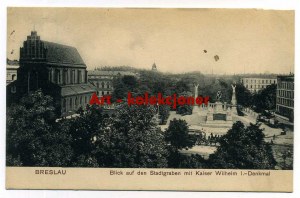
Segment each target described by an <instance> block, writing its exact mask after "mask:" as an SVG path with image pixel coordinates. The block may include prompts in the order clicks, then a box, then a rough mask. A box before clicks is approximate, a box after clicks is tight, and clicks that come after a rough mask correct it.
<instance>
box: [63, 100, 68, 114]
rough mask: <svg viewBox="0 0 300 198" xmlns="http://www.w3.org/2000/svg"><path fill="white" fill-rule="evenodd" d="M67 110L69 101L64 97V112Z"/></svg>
mask: <svg viewBox="0 0 300 198" xmlns="http://www.w3.org/2000/svg"><path fill="white" fill-rule="evenodd" d="M66 111H67V101H66V99H65V98H64V99H63V112H66Z"/></svg>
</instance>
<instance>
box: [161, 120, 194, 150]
mask: <svg viewBox="0 0 300 198" xmlns="http://www.w3.org/2000/svg"><path fill="white" fill-rule="evenodd" d="M165 140H166V142H167V143H169V144H170V145H171V146H172V147H173V148H175V149H176V150H180V149H188V148H192V147H193V146H194V145H195V143H196V138H195V137H194V136H192V135H190V134H189V131H188V126H187V123H186V121H184V120H181V119H179V120H177V119H176V118H174V119H173V120H171V121H170V125H169V127H168V129H167V130H166V132H165Z"/></svg>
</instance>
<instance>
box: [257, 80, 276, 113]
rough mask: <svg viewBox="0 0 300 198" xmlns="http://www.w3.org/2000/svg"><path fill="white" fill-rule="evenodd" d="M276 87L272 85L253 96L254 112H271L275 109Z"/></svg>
mask: <svg viewBox="0 0 300 198" xmlns="http://www.w3.org/2000/svg"><path fill="white" fill-rule="evenodd" d="M276 89H277V88H276V85H275V84H272V85H269V86H267V87H266V88H264V89H262V90H260V91H259V92H258V93H256V94H254V96H253V104H254V105H255V108H254V110H255V111H256V112H259V113H260V112H262V111H264V110H273V109H275V107H276Z"/></svg>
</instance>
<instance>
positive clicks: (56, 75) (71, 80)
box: [49, 69, 87, 85]
mask: <svg viewBox="0 0 300 198" xmlns="http://www.w3.org/2000/svg"><path fill="white" fill-rule="evenodd" d="M76 73H77V74H76ZM76 77H77V78H76ZM86 80H87V79H86V74H84V72H82V71H81V70H79V69H78V70H75V69H72V70H71V69H68V70H66V69H63V70H60V69H55V70H54V71H52V70H50V71H49V81H51V82H53V83H56V84H64V85H65V84H79V83H85V82H86Z"/></svg>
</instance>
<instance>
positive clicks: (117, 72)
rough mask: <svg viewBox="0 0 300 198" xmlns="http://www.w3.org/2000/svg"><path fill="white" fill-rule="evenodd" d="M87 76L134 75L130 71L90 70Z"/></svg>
mask: <svg viewBox="0 0 300 198" xmlns="http://www.w3.org/2000/svg"><path fill="white" fill-rule="evenodd" d="M88 75H97V76H117V75H122V76H135V73H133V72H130V71H101V70H92V71H88Z"/></svg>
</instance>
